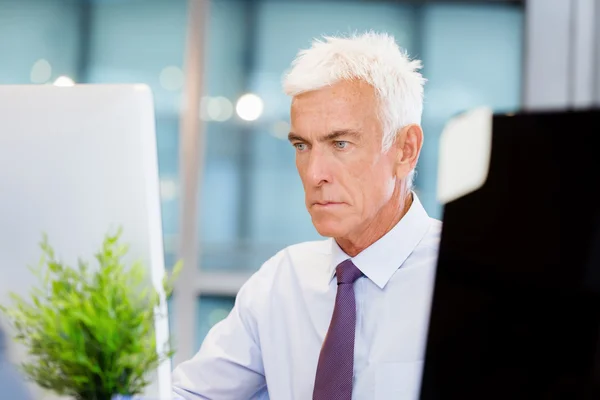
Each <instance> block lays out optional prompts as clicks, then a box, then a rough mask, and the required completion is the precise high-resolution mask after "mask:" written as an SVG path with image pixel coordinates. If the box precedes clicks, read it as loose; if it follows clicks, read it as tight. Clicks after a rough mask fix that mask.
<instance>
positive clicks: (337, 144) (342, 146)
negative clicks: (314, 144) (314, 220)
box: [334, 140, 348, 150]
mask: <svg viewBox="0 0 600 400" xmlns="http://www.w3.org/2000/svg"><path fill="white" fill-rule="evenodd" d="M334 146H335V147H336V148H338V149H340V150H343V149H345V148H346V147H348V142H345V141H343V140H337V141H335V142H334Z"/></svg>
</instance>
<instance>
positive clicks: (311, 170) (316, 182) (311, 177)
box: [306, 149, 332, 187]
mask: <svg viewBox="0 0 600 400" xmlns="http://www.w3.org/2000/svg"><path fill="white" fill-rule="evenodd" d="M306 177H307V179H308V183H309V184H310V185H312V186H315V187H320V186H323V185H324V184H325V183H330V182H331V180H332V176H331V165H330V160H328V158H327V155H326V154H324V152H322V151H320V150H319V149H313V150H312V151H311V152H310V155H309V156H308V163H307V167H306Z"/></svg>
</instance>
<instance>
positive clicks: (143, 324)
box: [0, 230, 181, 400]
mask: <svg viewBox="0 0 600 400" xmlns="http://www.w3.org/2000/svg"><path fill="white" fill-rule="evenodd" d="M120 236H121V230H119V231H118V232H117V233H116V234H114V235H110V234H109V235H106V237H105V239H104V242H103V244H102V248H101V249H100V251H99V252H98V253H97V254H96V260H97V262H98V264H99V265H98V267H97V268H89V266H88V264H87V263H86V262H84V261H81V260H80V261H79V263H78V266H77V267H76V268H74V267H70V266H68V265H65V264H63V263H61V262H60V261H59V260H58V259H57V257H56V255H55V252H54V250H53V248H52V247H51V246H50V244H49V243H48V238H47V236H46V235H44V238H43V241H42V242H41V244H40V247H41V249H42V258H41V260H40V263H39V266H38V268H35V269H32V270H33V271H34V273H35V274H36V276H37V277H38V278H39V280H40V283H41V287H35V288H33V289H32V291H31V294H30V302H27V301H25V299H23V298H22V297H20V296H17V295H14V294H12V300H13V303H14V304H13V307H11V308H7V307H0V309H1V310H2V311H4V313H5V314H6V315H7V316H8V319H9V321H10V322H11V323H12V325H13V326H14V328H15V332H16V334H15V340H16V341H17V342H20V343H22V344H24V345H25V347H26V348H27V349H28V353H29V355H30V357H29V358H28V360H27V361H26V362H24V363H22V364H21V367H22V370H23V371H24V373H25V375H26V376H27V377H28V378H29V379H30V380H32V381H34V382H36V383H37V384H38V385H39V386H41V387H43V388H46V389H49V390H51V391H53V392H55V393H57V394H59V395H67V396H72V397H74V398H75V399H78V400H110V398H111V397H112V396H113V395H115V394H122V395H136V394H140V393H141V392H142V390H143V389H144V387H146V386H147V385H148V383H149V382H148V380H147V373H148V372H149V371H150V370H153V369H155V368H156V367H157V366H158V365H159V364H160V363H161V362H162V361H164V360H165V359H167V358H169V357H171V356H172V355H173V354H174V350H173V348H172V346H171V344H170V343H164V344H161V348H157V343H156V337H155V333H154V332H155V331H154V319H155V317H158V316H159V315H158V313H159V311H158V310H159V308H158V307H159V305H161V301H164V300H165V299H161V296H160V295H159V293H158V291H157V290H155V288H154V286H153V285H152V284H151V283H150V279H149V278H148V276H147V274H146V272H145V271H146V270H145V268H144V266H143V265H142V263H140V262H135V263H133V264H132V265H130V266H127V265H125V264H124V262H123V260H122V259H123V257H124V256H125V254H126V253H127V251H128V247H127V246H126V245H124V244H121V243H120V242H119V240H120ZM180 268H181V263H178V264H177V265H176V266H175V268H174V270H173V274H172V275H171V276H170V277H169V276H165V279H164V281H163V289H164V291H165V293H166V294H167V296H169V295H170V294H171V292H172V289H173V281H174V279H175V277H176V275H177V274H178V272H179V270H180Z"/></svg>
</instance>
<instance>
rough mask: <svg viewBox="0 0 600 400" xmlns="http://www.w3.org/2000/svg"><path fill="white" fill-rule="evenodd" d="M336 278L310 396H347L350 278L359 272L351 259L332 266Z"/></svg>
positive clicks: (339, 399) (352, 308) (327, 399)
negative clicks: (312, 390)
mask: <svg viewBox="0 0 600 400" xmlns="http://www.w3.org/2000/svg"><path fill="white" fill-rule="evenodd" d="M336 275H337V281H338V288H337V295H336V296H335V307H334V309H333V316H332V317H331V323H330V324H329V330H328V331H327V336H325V341H324V342H323V347H321V354H320V356H319V364H318V365H317V376H316V378H315V390H314V392H313V400H351V399H352V375H353V370H354V331H355V329H356V301H355V300H354V286H353V285H354V281H356V280H357V279H358V278H360V276H361V275H362V272H360V270H359V269H358V268H356V265H354V264H353V263H352V260H350V259H348V260H346V261H344V262H342V263H341V264H340V265H338V266H337V268H336Z"/></svg>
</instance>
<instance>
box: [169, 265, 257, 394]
mask: <svg viewBox="0 0 600 400" xmlns="http://www.w3.org/2000/svg"><path fill="white" fill-rule="evenodd" d="M261 275H262V276H261ZM265 283H266V282H264V271H259V272H258V273H256V274H255V275H254V276H252V278H250V280H249V281H248V282H246V284H245V285H244V286H243V287H242V289H240V291H239V293H238V295H237V298H236V302H235V306H234V307H233V310H231V313H230V314H229V316H228V317H227V318H226V319H224V320H223V321H221V322H219V323H218V324H216V325H215V326H214V327H213V328H212V329H211V330H210V332H209V333H208V335H207V336H206V339H205V340H204V342H203V343H202V346H201V348H200V351H199V352H198V353H197V354H196V356H195V357H194V358H192V359H191V360H189V361H186V362H183V363H181V364H180V365H179V366H177V368H176V369H175V371H174V372H173V396H174V398H175V399H185V400H200V399H211V400H212V399H218V400H229V399H232V400H233V399H236V400H237V399H251V398H253V397H254V396H256V395H257V393H259V392H260V391H261V390H262V389H264V387H265V376H264V369H263V362H262V354H261V349H260V345H259V341H258V329H257V324H256V318H255V316H256V313H257V312H260V310H259V309H258V308H260V307H262V304H261V299H263V298H264V293H265V289H266V288H265V287H264V286H263V285H264V284H265Z"/></svg>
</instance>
